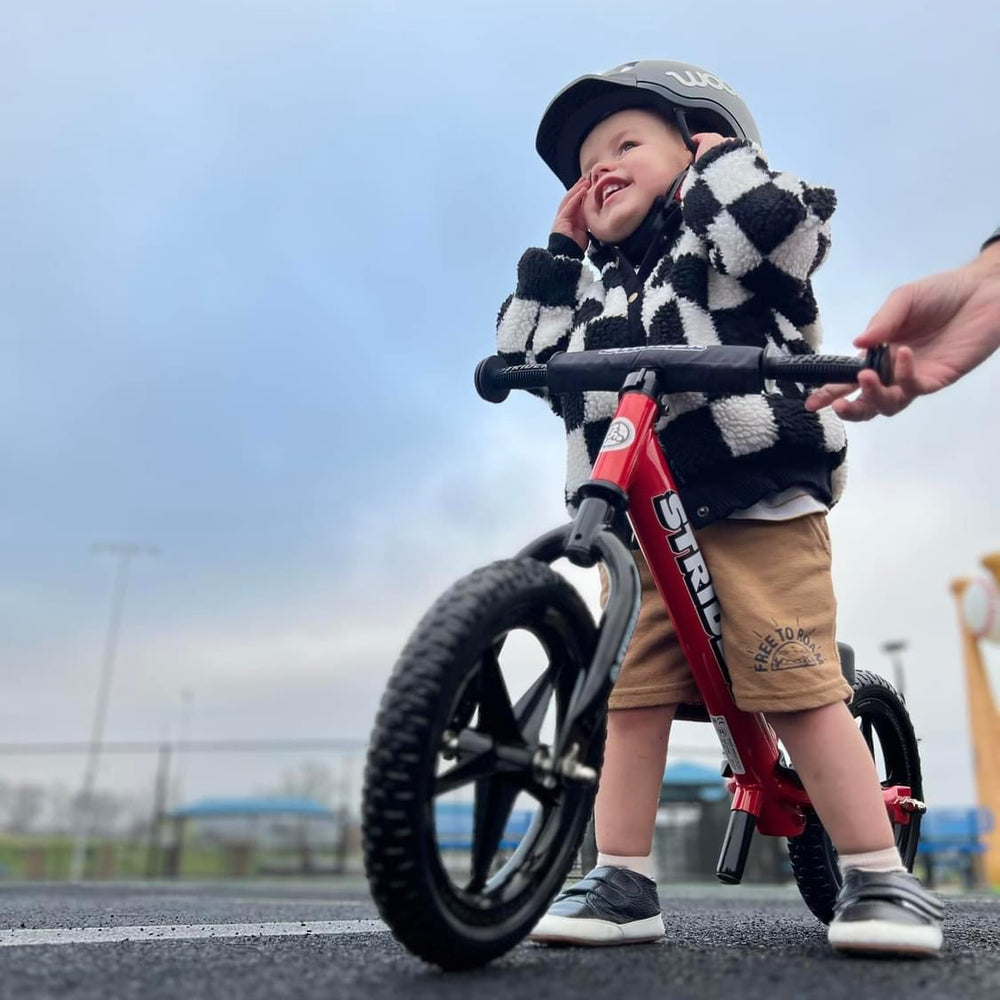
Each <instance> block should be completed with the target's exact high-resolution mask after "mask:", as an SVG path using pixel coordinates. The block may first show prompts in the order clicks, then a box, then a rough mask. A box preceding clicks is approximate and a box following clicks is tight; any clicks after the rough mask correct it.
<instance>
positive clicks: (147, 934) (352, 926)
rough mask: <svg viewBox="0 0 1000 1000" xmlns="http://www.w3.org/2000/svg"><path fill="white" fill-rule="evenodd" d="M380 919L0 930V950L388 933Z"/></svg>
mask: <svg viewBox="0 0 1000 1000" xmlns="http://www.w3.org/2000/svg"><path fill="white" fill-rule="evenodd" d="M388 932H389V928H388V927H386V925H385V924H384V923H382V921H381V920H304V921H293V922H287V923H266V924H149V925H148V926H144V927H52V928H47V929H39V930H28V929H21V928H14V929H7V930H0V948H3V947H7V948H11V947H17V946H19V945H30V944H51V945H54V944H103V943H104V942H107V941H190V940H192V939H194V938H245V937H303V936H305V935H312V934H321V935H332V936H334V937H336V936H339V935H341V934H387V933H388Z"/></svg>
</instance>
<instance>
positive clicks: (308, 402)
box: [0, 0, 1000, 802]
mask: <svg viewBox="0 0 1000 1000" xmlns="http://www.w3.org/2000/svg"><path fill="white" fill-rule="evenodd" d="M609 11H610V15H609ZM624 11H625V8H622V7H620V6H615V7H612V8H609V6H608V5H607V4H598V3H590V2H584V0H577V2H573V3H563V2H554V3H550V4H538V3H521V2H508V3H505V4H503V5H472V4H467V3H422V4H413V3H403V2H399V3H388V2H381V0H375V2H370V3H366V4H364V5H361V4H346V3H342V2H325V3H318V2H306V0H299V2H296V3H292V4H287V3H286V4H279V3H276V2H272V3H265V2H246V0H241V2H226V0H217V2H212V3H208V2H200V3H198V2H186V3H174V4H167V3H148V2H147V3H135V2H129V3H125V2H122V3H90V4H86V5H79V4H75V3H69V2H63V3H54V2H45V0H40V2H37V3H33V4H31V5H27V4H22V5H17V6H16V7H15V8H13V11H12V12H11V11H8V12H7V13H6V14H5V24H4V30H3V32H0V86H2V88H3V92H4V93H5V94H7V95H8V99H7V100H6V101H5V102H4V103H3V106H2V107H0V134H2V135H3V143H4V155H3V156H2V157H0V225H2V232H3V234H4V237H5V238H4V239H2V240H0V331H2V340H0V343H2V345H3V346H2V350H3V359H4V361H3V364H2V365H0V397H2V399H3V400H4V411H5V419H4V420H3V422H2V423H0V454H2V461H3V468H4V471H5V476H4V489H3V493H2V504H0V512H2V517H0V552H2V560H0V624H2V632H0V662H2V665H3V669H4V673H5V676H7V677H8V678H9V679H10V681H9V687H8V690H7V692H6V694H5V698H4V701H3V704H2V706H0V729H2V732H3V740H11V741H13V740H25V739H81V738H84V737H85V736H86V735H87V732H88V731H89V725H90V718H91V712H92V706H93V692H94V689H95V686H96V678H97V672H98V668H99V662H100V654H101V645H102V642H103V636H104V629H105V627H106V621H107V611H108V603H109V597H110V586H111V577H112V565H111V563H110V561H109V560H108V559H107V558H106V557H100V556H95V555H93V554H92V553H91V551H90V546H91V545H92V543H94V542H102V541H109V540H116V539H128V540H135V541H140V542H145V543H149V544H154V545H156V546H158V547H159V548H160V550H161V555H160V556H159V557H158V558H156V559H145V560H140V561H139V562H137V563H136V564H135V566H134V568H133V572H132V576H131V583H130V590H129V595H128V604H127V608H126V613H125V623H124V629H123V632H122V639H121V646H120V652H119V661H118V671H117V675H116V678H115V684H114V690H113V694H112V701H111V706H110V713H109V717H108V730H107V736H108V738H110V739H126V738H127V739H145V738H157V737H158V736H159V735H160V734H161V733H162V732H163V731H164V730H165V729H166V730H170V731H172V732H174V733H176V732H177V727H178V711H179V709H178V706H179V704H180V699H181V692H182V691H184V690H189V691H191V692H192V693H193V703H194V706H195V709H194V716H193V721H192V722H191V723H190V725H191V727H192V728H191V735H194V736H200V737H203V738H223V737H245V736H262V737H263V736H275V737H285V736H294V735H309V736H348V737H358V738H364V737H366V735H367V732H368V729H369V726H370V722H371V718H372V714H373V712H374V707H375V705H376V703H377V699H378V696H379V693H380V690H381V687H382V685H383V683H384V680H385V678H386V676H387V674H388V671H389V669H390V667H391V664H392V661H393V659H394V657H395V655H396V653H397V651H398V649H399V648H400V646H401V645H402V643H403V641H404V640H405V636H406V634H407V632H408V630H409V629H410V628H411V627H412V625H413V623H414V622H415V621H416V619H417V618H418V617H419V614H420V613H421V612H422V610H423V609H424V607H425V606H426V605H427V604H428V603H429V602H430V600H431V599H432V597H433V596H434V595H436V594H437V593H438V592H439V591H440V590H441V589H442V588H443V587H444V586H445V585H446V584H447V583H448V582H450V581H451V580H452V579H453V578H454V577H456V576H457V575H459V574H460V573H462V572H465V571H466V570H468V569H470V568H472V567H473V566H475V565H478V564H480V563H482V562H486V561H489V560H490V559H493V558H497V557H500V556H503V555H507V554H509V553H510V552H511V551H512V550H513V549H514V548H515V547H517V546H519V545H520V543H521V542H523V541H525V540H526V539H528V538H529V537H531V536H533V535H534V534H536V533H538V532H540V531H541V530H543V529H544V528H546V527H549V526H551V525H552V524H554V523H556V522H558V521H559V520H560V519H561V517H562V512H561V504H560V500H561V483H562V477H563V467H562V466H563V451H562V435H561V432H560V426H559V424H558V422H556V421H555V420H553V419H552V418H551V416H550V415H548V414H547V413H546V411H545V410H544V409H543V408H542V407H540V406H539V404H538V403H537V401H535V400H532V399H512V400H511V401H510V402H509V403H508V404H505V405H504V406H503V407H490V406H488V405H486V404H484V403H482V402H480V401H479V400H478V399H477V398H476V397H475V395H474V392H473V390H472V381H471V373H472V369H473V367H474V365H475V362H476V361H477V360H478V359H479V358H480V357H482V356H483V355H485V354H488V353H491V352H492V350H493V322H494V318H495V315H496V310H497V307H498V306H499V304H500V302H501V301H502V299H503V298H504V296H505V295H506V294H507V292H508V291H509V290H510V287H511V285H512V281H513V268H514V264H515V262H516V260H517V258H518V256H519V255H520V253H521V252H522V250H523V249H524V247H526V246H527V245H529V244H532V243H535V244H537V243H539V242H541V241H543V240H544V238H545V236H546V234H547V231H548V227H549V224H550V222H551V218H552V215H553V213H554V210H555V206H556V204H557V203H558V200H559V197H560V188H559V185H558V182H557V181H556V180H555V179H554V178H553V177H551V176H550V175H549V174H548V173H547V172H546V170H545V168H544V166H543V164H542V163H541V161H540V160H538V158H537V156H536V155H535V153H534V145H533V140H534V133H535V129H536V127H537V123H538V119H539V117H540V115H541V112H542V110H543V109H544V107H545V105H546V103H547V101H548V100H549V98H550V97H551V96H553V95H554V93H555V92H556V91H557V90H558V89H559V88H560V87H561V86H563V85H564V84H565V83H567V82H569V81H570V80H571V79H573V78H574V77H575V76H577V75H580V74H581V73H585V72H591V71H595V70H600V69H604V68H607V67H610V66H613V65H616V64H618V63H620V62H623V61H626V60H630V59H635V58H639V57H648V58H676V59H682V60H687V61H691V62H694V63H697V64H699V65H702V66H704V67H706V68H708V69H710V70H712V71H714V72H716V73H717V74H718V75H720V76H722V77H724V78H725V79H727V80H728V81H729V82H730V83H731V84H733V85H734V86H735V87H736V88H737V89H738V90H739V91H740V92H741V94H742V96H743V97H744V98H745V99H746V101H747V102H748V104H749V105H750V107H751V108H752V109H753V111H754V114H755V117H756V119H757V122H758V124H759V126H760V129H761V133H762V135H763V138H764V143H765V146H766V149H767V151H768V154H769V156H770V158H771V161H772V163H773V164H774V165H775V166H776V167H780V168H781V169H787V170H791V171H793V172H795V173H797V174H799V175H800V176H802V177H804V178H806V179H808V180H810V181H812V182H815V183H824V184H829V185H831V186H833V187H834V188H835V189H836V190H837V192H838V196H839V199H840V202H839V208H838V211H837V213H836V215H835V216H834V219H833V232H834V245H833V252H832V256H831V258H830V260H829V262H828V264H827V265H825V267H824V269H823V271H822V272H821V274H820V276H819V278H818V281H817V293H818V295H819V297H820V304H821V307H822V309H823V314H824V322H825V327H826V330H827V334H826V348H827V349H828V350H831V351H846V350H848V348H849V342H850V339H851V337H852V336H853V335H854V334H855V333H856V332H858V331H859V330H860V329H862V328H863V326H864V324H865V322H866V321H867V319H868V317H869V316H870V315H871V313H872V312H873V311H874V310H875V309H876V308H877V306H878V305H879V304H880V302H881V301H882V299H883V298H884V296H885V295H886V294H887V293H888V292H889V291H890V290H891V288H892V287H893V286H894V285H896V284H898V283H900V282H902V281H905V280H908V279H911V278H915V277H918V276H921V275H923V274H926V273H930V272H932V271H936V270H941V269H944V268H947V267H951V266H954V265H956V264H958V263H961V262H962V261H964V260H966V259H968V258H969V257H970V256H972V255H973V254H974V252H975V250H976V248H977V247H978V244H979V242H980V241H981V240H982V239H983V238H984V237H985V236H986V235H987V234H988V233H989V232H990V231H991V230H992V229H993V227H994V226H995V225H996V224H997V223H998V222H1000V199H998V197H997V188H996V180H995V178H996V163H997V162H998V161H1000V136H998V126H997V124H996V121H997V120H996V115H995V94H996V78H995V61H996V52H995V42H996V39H997V37H1000V8H997V6H996V5H995V4H989V3H986V2H980V3H974V2H968V0H960V2H956V3H952V4H950V5H948V7H947V8H946V9H941V8H933V7H930V6H926V5H916V4H913V3H912V2H909V3H903V2H885V3H880V4H877V5H876V4H870V3H854V2H847V3H845V2H840V3H836V4H834V3H827V2H819V3H815V4H801V3H793V2H778V0H775V2H764V3H759V4H754V5H748V4H745V3H735V2H716V3H712V4H705V5H677V4H667V3H663V2H662V0H661V2H657V3H645V2H640V0H636V2H633V3H631V4H629V5H628V7H627V16H626V17H623V12H624ZM997 377H998V368H997V365H996V363H993V364H991V365H987V366H984V368H983V369H981V370H980V371H979V372H977V373H976V374H975V375H974V376H971V377H970V378H969V379H967V380H966V381H965V382H963V383H962V384H961V387H960V388H957V389H955V390H954V391H952V392H951V393H949V394H946V395H943V396H941V397H940V398H934V399H929V400H925V401H922V402H921V404H920V405H919V406H918V407H914V408H913V409H912V410H911V411H910V412H909V413H908V414H907V415H906V416H905V417H901V418H899V419H897V420H893V421H881V422H879V423H875V424H871V425H867V426H861V427H858V428H855V429H853V431H852V433H851V459H850V462H851V482H850V485H849V487H848V494H847V497H846V499H845V500H844V502H843V503H842V504H841V506H840V507H839V508H838V509H837V511H835V512H834V514H833V515H832V517H831V529H832V532H833V537H834V544H835V547H836V552H837V567H836V572H837V585H838V592H839V597H840V605H841V632H842V636H843V638H845V639H847V640H848V641H851V642H853V643H854V644H855V645H856V646H857V648H858V652H859V657H860V658H861V660H862V662H864V663H865V664H866V665H868V666H873V667H875V668H876V669H884V668H885V667H886V666H887V664H886V661H885V660H884V658H883V657H882V656H881V655H880V654H879V652H878V646H879V643H880V642H881V641H882V640H884V639H886V638H896V637H905V638H907V639H908V640H909V641H910V643H911V647H910V650H909V651H908V653H907V669H908V679H909V688H910V691H909V699H910V704H911V708H912V710H913V713H914V715H915V717H916V719H917V723H918V727H920V728H921V731H922V732H923V735H924V748H925V750H924V753H925V758H926V760H925V771H926V773H927V776H928V785H929V789H930V790H932V791H936V792H937V793H938V794H939V797H940V798H942V799H943V800H944V801H959V802H960V801H965V800H967V799H970V798H971V796H972V785H971V777H970V771H969V758H968V745H967V741H966V738H965V716H964V703H963V692H962V686H961V684H962V678H961V671H960V669H959V668H960V647H959V642H958V635H957V630H956V627H955V624H954V613H953V608H952V604H951V598H950V595H949V594H948V592H947V583H948V580H950V579H951V578H952V577H953V576H956V575H961V574H966V573H970V572H975V571H976V569H977V559H978V557H979V556H981V555H982V554H984V553H985V552H987V551H993V550H996V549H998V548H1000V514H998V511H997V505H996V502H995V498H996V497H997V495H998V494H1000V473H998V470H997V463H996V441H995V437H996V428H997V427H998V426H1000V402H998V398H1000V397H998V394H997V392H996V388H997ZM582 585H583V586H584V588H585V590H586V592H587V594H588V596H589V597H590V598H591V599H592V598H593V596H594V593H595V591H596V587H595V586H594V584H593V581H592V580H590V579H589V578H588V579H587V580H586V581H584V582H583V584H582ZM701 738H702V736H701V735H696V736H692V737H690V738H689V737H687V736H685V740H686V742H690V741H691V740H692V739H701ZM59 766H60V767H61V766H62V765H59ZM18 768H21V770H20V771H19V770H18ZM32 768H34V770H32ZM44 768H48V769H49V771H50V772H51V773H52V774H53V775H55V773H56V765H55V764H53V763H52V762H51V761H49V762H45V763H44V764H43V763H42V762H35V763H30V762H25V763H19V764H18V765H17V767H15V766H14V764H13V763H11V764H9V766H8V762H6V761H3V760H0V774H3V773H6V774H7V776H8V777H9V778H12V779H17V778H18V776H19V774H22V773H23V774H27V773H29V772H30V773H32V774H35V773H42V770H43V769H44ZM77 771H78V765H77V764H76V763H72V764H67V765H66V768H65V769H64V771H62V772H60V775H63V774H65V776H66V777H67V780H75V775H76V774H77ZM46 773H48V772H46ZM213 780H215V779H212V778H211V777H210V776H209V775H207V774H206V775H205V777H204V781H205V788H204V789H203V790H204V791H206V792H212V791H217V790H218V789H217V788H215V787H210V786H211V782H212V781H213ZM193 787H194V788H195V789H196V790H197V786H196V785H195V786H193Z"/></svg>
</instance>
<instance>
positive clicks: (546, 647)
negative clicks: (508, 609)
mask: <svg viewBox="0 0 1000 1000" xmlns="http://www.w3.org/2000/svg"><path fill="white" fill-rule="evenodd" d="M504 617H505V619H506V621H505V624H504V627H503V628H502V629H498V630H497V632H496V633H495V634H493V635H489V636H484V637H483V638H482V641H481V643H480V644H479V648H478V649H477V650H476V651H475V653H474V654H473V655H472V656H470V658H469V666H468V669H467V671H466V672H465V676H464V678H462V680H461V682H460V683H459V684H458V685H457V686H456V689H455V693H454V697H453V699H452V704H451V706H450V707H449V709H448V711H447V712H446V713H445V719H446V725H445V727H444V730H443V732H442V744H441V746H440V747H439V752H438V761H436V762H435V765H434V769H435V774H434V776H433V779H432V781H431V786H430V794H429V795H428V796H427V798H426V801H427V835H428V840H429V841H430V843H429V845H428V847H429V848H430V850H429V852H428V853H429V856H430V858H431V863H432V864H433V865H435V866H436V867H437V869H438V873H439V877H438V878H437V879H436V880H435V882H436V883H437V885H438V886H439V891H440V892H443V893H445V894H446V895H447V896H448V897H450V898H449V900H448V902H449V903H450V905H451V907H452V908H455V907H457V908H459V909H460V910H461V911H462V916H463V919H466V920H470V921H473V922H476V923H479V922H483V923H484V924H485V923H487V922H492V921H495V920H497V919H502V917H503V914H504V913H505V912H507V911H513V910H516V909H517V908H518V906H519V905H520V903H521V902H522V901H523V900H524V898H525V896H526V894H528V895H530V894H533V893H534V891H535V889H536V887H537V884H538V881H539V877H540V872H542V871H544V870H545V869H547V868H548V867H549V866H550V864H551V858H552V857H553V853H554V852H559V851H561V850H564V845H565V841H566V839H567V835H568V833H569V828H570V827H572V825H573V823H574V821H575V820H576V819H577V818H578V814H579V812H580V810H581V808H582V805H581V804H582V803H583V802H584V801H585V800H586V796H587V792H586V790H585V789H583V788H581V789H579V790H575V789H572V788H566V787H559V786H557V787H555V788H549V787H546V785H545V784H543V781H542V778H543V775H542V773H541V772H540V771H539V770H538V769H537V768H536V767H535V766H534V765H533V763H532V762H533V760H534V759H535V758H536V755H537V754H538V753H539V752H540V751H541V752H542V753H544V752H545V751H546V750H547V747H548V744H549V743H550V742H551V741H550V740H544V739H542V735H543V733H542V730H543V724H546V723H547V724H548V725H549V726H551V725H553V724H554V727H555V731H556V732H558V731H560V730H561V729H562V727H563V722H564V718H565V713H566V708H567V705H568V703H569V700H570V696H571V693H572V689H573V685H574V683H575V682H576V680H577V678H578V676H579V672H580V671H579V668H580V662H579V659H580V658H579V655H578V654H577V655H574V651H573V648H572V645H571V643H572V637H570V636H567V634H566V632H565V623H564V620H563V619H562V618H561V616H559V615H557V614H554V613H552V612H551V611H550V610H542V611H540V612H539V611H533V610H532V609H530V608H523V609H518V610H516V611H515V613H514V614H512V615H506V616H504ZM512 618H513V619H514V621H513V623H512V622H511V619H512ZM514 633H521V634H525V635H527V636H530V637H532V639H533V645H534V648H535V649H536V651H537V653H538V654H539V655H538V663H537V667H536V669H534V670H533V671H532V673H533V674H534V680H533V681H531V682H530V683H529V684H528V685H527V686H526V687H525V689H524V690H523V691H521V692H520V693H518V694H517V695H516V696H513V697H512V695H511V692H510V690H509V689H508V683H507V680H508V677H507V671H506V669H505V664H504V662H503V660H504V648H505V647H506V646H508V643H509V640H510V638H511V636H512V634H514ZM456 744H457V746H456ZM442 756H444V757H446V758H448V759H446V761H445V762H444V764H443V766H442V764H441V762H440V761H441V757H442ZM470 791H471V796H472V821H473V824H472V825H473V829H472V847H471V852H470V858H469V862H470V869H469V872H468V878H465V877H464V874H463V876H460V877H459V878H457V879H456V878H453V874H452V872H451V871H449V870H448V868H447V867H446V865H445V862H444V859H443V857H442V852H441V849H440V844H439V841H438V837H437V830H436V809H437V805H438V803H440V802H441V800H442V797H444V796H447V795H448V794H449V793H459V794H463V793H465V794H468V793H469V792H470ZM525 797H527V798H528V799H529V800H530V801H531V802H532V803H533V808H534V816H533V818H532V821H531V823H530V826H528V828H527V830H526V831H525V832H524V833H523V836H521V838H520V842H519V844H518V845H517V847H516V848H514V849H513V853H512V854H511V855H510V856H509V857H506V858H505V857H504V847H503V845H504V844H505V831H506V830H507V826H508V822H509V820H510V818H511V815H512V812H513V811H514V807H515V804H516V803H517V802H518V801H519V800H520V801H522V802H523V801H524V799H525ZM508 846H509V845H508Z"/></svg>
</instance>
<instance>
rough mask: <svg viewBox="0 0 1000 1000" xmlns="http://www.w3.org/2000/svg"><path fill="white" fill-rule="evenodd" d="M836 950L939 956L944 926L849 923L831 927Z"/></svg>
mask: <svg viewBox="0 0 1000 1000" xmlns="http://www.w3.org/2000/svg"><path fill="white" fill-rule="evenodd" d="M828 937H829V941H830V944H831V946H832V947H833V948H834V949H835V950H836V951H849V952H864V953H866V954H869V955H871V954H882V955H889V954H897V955H936V954H937V953H938V952H939V951H940V950H941V942H942V940H943V938H942V934H941V928H940V927H927V926H924V927H918V926H916V925H907V924H898V923H894V922H893V921H891V920H845V921H843V922H842V923H835V924H831V925H830V930H829V935H828Z"/></svg>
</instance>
